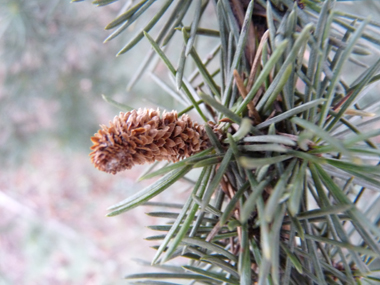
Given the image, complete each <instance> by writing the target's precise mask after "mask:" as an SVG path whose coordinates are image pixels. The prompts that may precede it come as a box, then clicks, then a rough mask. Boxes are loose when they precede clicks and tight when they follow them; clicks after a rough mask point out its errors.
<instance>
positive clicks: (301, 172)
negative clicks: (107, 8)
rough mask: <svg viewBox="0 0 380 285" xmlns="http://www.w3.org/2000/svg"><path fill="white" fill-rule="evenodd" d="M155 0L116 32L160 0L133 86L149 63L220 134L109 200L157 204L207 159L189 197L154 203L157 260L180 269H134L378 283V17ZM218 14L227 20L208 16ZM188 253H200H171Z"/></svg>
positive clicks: (188, 275)
mask: <svg viewBox="0 0 380 285" xmlns="http://www.w3.org/2000/svg"><path fill="white" fill-rule="evenodd" d="M74 2H75V1H74ZM112 2H115V0H112V1H109V0H96V1H94V2H93V3H94V4H96V5H99V6H103V5H107V4H110V3H112ZM132 2H133V3H132ZM155 2H156V1H154V0H143V1H127V4H126V5H125V6H124V9H123V11H122V12H121V13H120V15H119V16H118V17H117V18H116V19H115V20H114V21H112V22H111V23H110V24H108V25H107V27H106V29H114V31H113V32H112V33H111V34H110V36H109V37H108V38H107V39H106V41H110V40H112V39H114V38H116V37H118V36H119V35H121V34H122V32H123V31H124V30H125V29H127V28H128V27H130V26H131V25H132V24H133V23H134V22H135V21H136V20H138V19H144V15H145V13H146V11H147V10H148V9H151V8H152V7H151V6H152V5H153V4H155V5H156V4H157V5H156V6H155V7H156V9H157V10H156V13H155V15H154V17H152V18H150V19H148V23H147V24H146V26H145V27H144V28H143V29H142V30H140V31H137V33H136V35H135V36H134V37H133V38H132V39H130V40H129V42H128V43H127V44H126V45H125V46H124V47H122V48H121V50H120V52H119V53H118V55H122V54H123V53H126V52H132V53H133V47H135V46H136V45H137V44H138V43H139V42H140V41H142V40H145V41H149V43H150V44H151V46H152V50H151V51H150V52H148V54H147V57H146V59H145V60H144V61H143V62H142V64H141V66H140V67H139V68H138V69H137V71H136V75H135V77H134V78H133V79H132V81H131V82H130V83H129V88H132V87H133V86H134V84H136V82H137V81H138V80H139V79H140V78H141V75H142V74H143V73H147V74H150V76H151V77H152V78H153V79H154V80H155V81H156V82H157V83H158V84H159V85H160V86H161V87H163V88H165V90H166V91H167V94H168V96H171V98H172V99H174V100H176V101H178V102H179V104H182V105H184V106H183V111H182V112H180V113H179V114H183V113H186V112H189V111H191V110H195V111H196V112H197V113H198V115H199V117H200V118H201V120H203V121H204V123H205V129H206V132H207V134H208V136H209V139H210V143H211V145H212V147H211V148H209V149H207V150H205V151H202V152H199V153H197V154H195V155H193V156H191V157H189V158H186V159H183V160H181V161H179V162H176V163H173V164H169V165H167V166H165V167H161V168H160V169H158V170H155V167H156V168H158V167H157V163H156V164H154V165H153V166H154V167H151V168H150V169H149V171H148V173H145V174H144V175H143V176H142V178H141V179H144V178H151V177H155V176H161V178H159V179H158V180H157V181H156V182H154V183H153V184H152V185H150V186H149V187H147V188H146V189H143V190H141V191H138V192H136V194H135V195H133V196H131V197H128V198H126V199H125V200H124V201H121V202H120V203H118V204H116V205H114V206H112V207H111V208H110V213H109V216H114V215H117V214H120V213H122V212H124V211H127V210H129V209H132V208H134V207H137V206H140V205H142V204H144V203H145V204H149V202H148V201H149V200H150V199H151V198H153V197H154V196H156V195H158V194H159V193H161V192H162V191H164V190H165V189H167V188H168V187H169V186H170V185H172V184H173V183H175V182H176V181H178V180H179V179H181V178H183V177H185V175H186V174H187V173H188V172H189V171H191V170H192V169H200V175H199V177H198V178H197V180H196V181H194V184H193V187H192V190H191V193H189V194H188V198H187V201H186V202H185V204H183V205H177V204H159V205H157V204H154V205H156V206H160V207H162V208H163V209H164V210H162V211H161V212H152V213H149V215H152V216H156V217H162V218H166V219H168V223H167V224H164V225H155V226H152V227H151V228H152V229H155V230H157V231H160V232H164V234H163V235H161V234H160V235H156V236H151V237H148V239H149V240H156V241H157V246H156V247H155V248H156V250H157V252H156V256H155V258H154V259H153V261H152V264H153V265H155V266H161V267H162V268H163V269H168V270H169V272H167V273H143V274H132V275H128V276H126V278H127V279H128V280H133V281H134V282H136V284H174V283H170V282H173V280H175V281H174V282H187V284H193V283H204V284H253V283H255V284H256V282H257V284H357V283H360V282H363V283H365V282H367V284H369V283H371V282H380V278H379V277H378V276H379V275H376V274H377V273H376V272H377V271H379V269H380V268H379V257H380V246H379V238H380V229H379V227H378V224H379V222H380V207H379V206H380V198H379V194H378V193H379V191H380V175H379V173H380V171H379V170H380V168H379V166H378V161H379V156H380V151H379V144H378V142H379V135H380V128H379V127H378V126H379V120H380V116H379V111H378V106H379V102H380V101H379V100H377V99H376V98H374V97H371V92H370V88H371V87H373V86H376V84H377V81H378V80H379V79H380V75H379V73H378V70H379V67H380V60H379V59H378V54H379V51H380V48H379V44H380V23H378V22H376V21H374V20H372V19H371V18H370V17H368V18H365V19H364V18H361V17H358V16H355V15H351V14H348V13H345V12H342V11H339V10H335V9H334V5H335V1H332V0H326V1H317V0H304V1H302V3H301V2H293V1H291V0H270V1H264V0H257V1H253V0H252V1H236V0H231V1H228V0H219V1H217V0H213V1H208V0H203V1H186V0H184V1H179V0H178V1H174V0H166V1H157V2H156V3H155ZM210 18H212V20H215V23H217V24H218V25H215V26H216V28H215V29H214V28H213V27H211V28H210V27H209V26H204V25H203V23H206V22H207V23H209V21H210ZM179 36H180V37H179ZM204 42H206V43H210V42H211V43H216V47H215V48H209V46H210V44H208V45H204V44H203V43H204ZM205 46H206V47H205ZM202 55H207V56H206V58H205V59H204V60H202V59H201V58H202ZM173 57H174V58H177V62H174V61H173V59H172V58H173ZM362 58H369V59H370V60H368V61H367V62H369V64H368V65H367V64H366V63H365V62H366V60H362ZM155 59H159V60H160V61H161V62H162V63H164V64H165V66H166V67H167V71H168V74H167V75H168V76H166V74H162V70H161V71H158V70H157V61H156V60H155ZM373 59H375V60H373ZM190 65H192V68H190ZM353 70H355V71H356V70H359V71H360V72H359V75H356V73H353V72H352V71H353ZM168 82H169V83H168ZM170 84H171V86H170ZM112 102H113V103H114V104H117V105H118V106H123V104H122V103H118V102H114V101H112ZM125 108H126V109H128V107H127V106H125ZM208 121H211V122H212V123H211V124H212V126H213V128H211V127H210V125H209V124H206V123H207V122H208ZM216 129H217V130H218V132H215V130H216ZM162 175H163V176H162ZM151 204H152V203H150V205H151ZM176 257H184V258H186V259H188V260H189V263H188V265H185V266H182V267H180V266H167V265H165V263H166V262H167V261H169V260H171V259H173V258H176ZM170 280H172V281H170ZM180 280H182V281H180ZM176 284H177V283H176Z"/></svg>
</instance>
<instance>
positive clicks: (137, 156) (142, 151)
mask: <svg viewBox="0 0 380 285" xmlns="http://www.w3.org/2000/svg"><path fill="white" fill-rule="evenodd" d="M91 141H92V142H93V143H94V145H93V146H92V147H91V150H93V151H92V152H91V153H90V156H91V161H92V163H93V164H94V165H95V167H96V168H98V169H99V170H102V171H105V172H108V173H112V174H116V173H117V172H119V171H122V170H125V169H131V168H132V167H133V166H134V165H135V164H144V163H146V162H147V163H152V162H154V161H162V160H167V161H171V162H177V161H179V160H180V159H182V158H185V157H189V156H191V155H193V154H195V153H197V152H199V151H202V150H204V149H206V148H208V147H209V146H210V142H209V139H208V137H207V134H206V132H205V129H204V127H203V126H201V125H198V124H197V123H194V122H193V121H192V120H191V119H190V117H189V116H188V115H186V114H185V115H182V117H180V118H178V114H177V112H175V111H172V112H165V111H164V112H163V114H162V118H161V117H160V112H159V111H158V110H154V109H144V110H142V109H139V110H133V111H131V112H127V113H125V114H124V113H120V114H119V116H116V117H115V118H114V120H113V122H110V126H109V127H107V126H105V125H101V129H100V130H99V131H98V132H97V133H96V134H95V135H94V136H93V137H92V138H91Z"/></svg>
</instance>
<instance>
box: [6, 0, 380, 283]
mask: <svg viewBox="0 0 380 285" xmlns="http://www.w3.org/2000/svg"><path fill="white" fill-rule="evenodd" d="M126 2H129V1H122V3H119V2H115V3H113V4H112V5H109V6H106V7H101V8H98V7H96V6H94V5H91V1H84V2H81V3H72V4H70V3H69V1H59V0H51V1H43V0H0V130H1V135H0V216H1V218H0V284H20V285H22V284H28V285H29V284H125V283H126V282H125V281H123V279H122V277H123V275H125V274H131V273H137V272H142V271H146V268H144V267H143V266H142V265H141V264H139V263H136V262H135V261H134V260H133V259H134V258H141V257H143V258H144V259H145V260H147V261H150V260H151V259H152V257H153V255H154V250H153V249H150V248H149V246H151V245H152V244H151V243H149V242H148V241H145V240H143V237H146V236H149V235H153V234H155V233H154V232H151V231H150V230H148V229H147V228H146V227H145V226H148V225H152V224H157V221H156V220H153V218H151V217H149V216H147V215H145V214H144V213H145V212H147V211H148V210H149V209H148V208H147V207H140V208H137V209H134V210H131V211H130V212H128V213H124V214H123V215H120V216H117V217H112V218H107V217H105V215H106V213H107V211H106V209H107V207H109V206H111V205H113V204H115V203H117V202H119V201H120V200H122V199H124V198H126V197H127V196H129V195H131V194H132V193H134V191H137V190H138V189H141V188H143V187H144V186H145V185H147V184H148V183H149V182H150V181H147V182H143V183H138V184H137V183H136V179H137V177H138V176H139V175H140V174H141V171H142V170H143V169H144V168H145V167H144V166H141V167H136V168H133V169H132V170H130V171H125V172H122V173H119V174H118V175H115V176H113V175H110V174H106V173H101V172H100V171H98V170H96V169H95V168H94V167H93V166H92V165H91V163H90V160H89V157H88V153H89V147H90V146H91V142H90V137H91V136H92V135H93V134H94V133H95V132H96V131H97V129H98V126H99V124H107V123H108V121H109V120H111V119H112V118H113V117H114V116H115V115H116V114H118V112H119V110H118V109H117V108H115V107H113V106H112V105H110V104H107V103H106V102H104V101H103V99H102V97H101V94H105V95H107V96H110V97H112V98H113V99H114V100H117V101H119V102H122V103H126V104H127V105H129V106H132V107H135V108H139V107H154V108H156V107H157V106H160V107H161V106H163V107H164V108H166V109H169V110H171V109H177V110H181V109H182V108H183V106H178V104H177V103H175V102H174V101H173V100H172V99H168V98H169V97H168V96H167V95H165V92H164V91H163V90H162V89H161V88H158V87H157V85H156V83H154V82H153V81H152V79H151V78H150V77H145V78H143V79H142V80H143V81H140V83H139V84H136V85H135V87H134V88H133V89H132V91H127V89H126V86H127V85H128V83H129V82H130V79H131V77H132V76H133V74H134V73H135V72H136V69H137V68H138V66H139V64H140V63H141V61H142V59H143V58H144V56H145V55H146V54H147V53H148V51H149V45H148V43H147V42H146V41H144V40H143V41H142V42H141V43H140V44H139V47H138V48H134V49H133V51H132V52H129V53H127V54H125V55H122V56H120V57H117V58H116V57H115V54H116V53H117V52H118V50H120V49H121V47H122V46H123V45H124V44H125V43H127V42H128V38H130V37H131V35H133V34H134V33H135V32H136V27H138V26H139V25H140V24H141V23H139V22H138V23H137V24H136V25H137V26H136V25H133V26H132V27H130V28H129V29H128V30H127V31H126V32H124V33H123V34H122V35H121V36H120V37H118V38H117V39H115V40H114V41H111V42H109V43H107V44H102V42H103V40H104V39H105V38H106V37H107V36H108V35H109V32H107V31H104V29H103V28H104V27H105V26H106V24H108V23H109V22H110V21H111V20H113V19H114V18H115V17H116V16H117V15H118V13H119V12H120V10H121V9H122V8H123V5H124V4H125V3H126ZM157 2H160V1H157ZM372 2H373V1H365V2H364V3H365V5H360V7H359V8H358V6H356V7H355V8H354V9H355V12H356V13H361V14H362V15H367V14H368V11H372V12H375V13H377V15H379V14H380V13H379V9H378V6H379V5H377V6H375V5H374V4H371V3H372ZM375 2H376V1H375ZM342 5H343V6H342V7H343V8H342V9H346V8H347V9H351V10H352V9H353V7H352V6H350V5H349V4H342ZM344 5H345V6H344ZM153 7H154V6H153ZM154 10H155V9H154V8H152V9H150V13H151V15H153V13H154ZM210 15H212V9H211V10H210ZM190 17H191V16H190ZM147 20H149V17H147ZM189 22H191V19H190V20H189ZM142 24H144V23H142ZM215 25H216V21H213V18H212V17H210V23H209V24H208V25H207V27H213V26H215ZM153 32H154V29H153ZM179 39H180V40H181V38H179ZM215 44H216V42H213V43H211V45H210V43H208V45H209V46H215ZM209 50H210V49H207V51H209ZM205 55H207V53H205V54H204V55H202V57H204V56H205ZM174 62H175V61H174ZM160 68H161V69H162V72H163V73H167V70H166V69H165V67H163V66H161V67H160V66H159V67H158V69H156V73H157V72H158V73H160ZM189 68H190V67H189ZM375 93H376V92H375ZM187 189H188V186H187V185H186V184H185V183H183V185H181V184H180V185H177V184H176V186H175V191H170V189H169V190H168V191H165V192H164V193H163V194H161V195H159V197H157V199H156V200H158V201H160V200H161V201H176V202H177V201H178V202H180V201H183V200H184V195H183V194H184V192H185V191H186V190H187Z"/></svg>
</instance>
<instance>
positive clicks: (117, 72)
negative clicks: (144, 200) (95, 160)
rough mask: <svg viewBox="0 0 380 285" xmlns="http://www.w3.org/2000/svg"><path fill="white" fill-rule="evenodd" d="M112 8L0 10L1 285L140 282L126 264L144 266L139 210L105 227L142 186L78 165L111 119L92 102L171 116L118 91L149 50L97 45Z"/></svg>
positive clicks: (26, 4) (156, 97)
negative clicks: (113, 209) (113, 210)
mask: <svg viewBox="0 0 380 285" xmlns="http://www.w3.org/2000/svg"><path fill="white" fill-rule="evenodd" d="M126 2H128V1H126ZM123 4H124V3H118V2H117V3H114V4H112V5H109V6H107V7H100V8H99V7H96V6H94V5H92V4H91V1H84V2H81V3H69V1H59V0H52V1H43V0H27V1H23V0H10V1H7V0H0V57H1V60H0V130H1V135H0V216H1V219H0V284H125V283H126V282H125V281H123V279H122V278H123V276H124V275H125V274H128V273H129V274H130V273H137V272H140V271H142V270H144V268H143V267H142V266H141V265H139V264H137V263H136V262H135V261H133V260H132V259H133V258H142V257H143V258H144V259H145V260H148V261H150V260H151V258H152V257H153V254H154V250H153V249H150V248H149V246H151V245H152V244H150V243H149V242H147V241H144V240H143V238H144V237H146V236H148V235H152V234H153V233H152V232H151V231H149V230H148V229H147V228H146V226H148V225H151V224H155V222H154V221H153V220H152V218H149V217H148V216H146V215H145V214H144V212H146V211H148V209H147V208H146V207H142V208H138V209H135V210H132V211H130V212H128V213H126V214H124V215H120V216H117V217H113V218H107V217H105V215H106V213H107V210H106V209H107V207H109V206H111V205H113V204H115V203H117V202H119V201H121V200H122V199H124V198H126V197H127V196H129V195H131V194H132V193H133V192H134V191H137V190H139V189H142V188H143V186H144V185H145V184H147V183H145V184H144V183H139V185H135V184H136V178H137V177H138V175H140V174H141V170H142V169H143V168H144V167H136V168H134V169H133V170H131V171H126V172H122V173H119V174H118V175H115V176H114V175H111V174H106V173H102V172H100V171H98V170H96V169H95V168H94V167H93V166H92V164H91V163H90V160H89V157H88V154H89V152H90V150H89V147H90V146H91V144H92V143H91V141H90V137H91V136H92V135H93V134H94V133H95V132H96V131H97V130H98V127H99V124H108V121H110V120H111V119H112V118H113V117H114V116H115V115H117V114H118V112H119V111H120V110H119V109H117V108H115V107H113V106H111V105H109V104H107V103H106V102H104V101H103V99H102V97H101V94H105V95H107V96H110V97H112V98H113V99H115V100H118V101H120V102H124V103H127V104H128V105H130V106H133V107H136V108H138V107H157V105H160V104H164V105H165V107H166V108H168V109H172V108H173V107H174V103H173V100H166V101H165V100H164V92H163V91H161V89H160V88H157V85H155V84H138V85H136V86H135V88H134V89H133V91H131V92H127V91H126V86H127V84H128V81H129V79H130V77H131V74H132V73H133V72H135V71H136V68H137V67H138V65H139V63H140V62H141V59H142V57H143V56H144V55H145V54H144V53H146V52H147V51H148V44H146V43H142V44H141V45H140V47H142V48H137V49H134V51H133V53H129V54H126V55H123V56H121V57H118V58H116V57H115V55H116V53H117V51H118V50H119V49H120V48H121V47H122V45H123V44H125V43H126V42H127V39H128V38H130V37H131V34H133V33H135V29H136V26H133V27H131V28H130V29H129V30H128V31H126V32H125V33H124V34H123V35H121V36H120V38H119V39H116V40H115V41H111V42H110V43H107V44H102V42H103V40H104V39H105V38H106V37H107V36H108V34H109V32H107V31H104V27H105V26H106V24H108V23H109V22H110V21H111V20H113V19H114V18H115V17H116V16H117V14H118V13H119V12H120V10H121V8H122V6H123ZM151 13H153V12H151ZM138 24H139V23H137V25H138ZM146 80H148V82H149V78H148V79H146ZM145 82H146V81H145ZM142 94H143V96H141V95H142ZM142 97H149V99H150V101H149V102H148V101H144V99H142ZM159 102H161V103H159ZM148 182H149V181H148ZM150 182H151V181H150ZM177 192H178V191H177ZM179 192H181V191H179ZM179 195H180V194H179ZM158 199H166V200H167V199H168V197H165V195H163V196H162V195H161V197H160V198H158ZM170 199H176V197H175V196H174V194H173V193H172V194H171V198H170Z"/></svg>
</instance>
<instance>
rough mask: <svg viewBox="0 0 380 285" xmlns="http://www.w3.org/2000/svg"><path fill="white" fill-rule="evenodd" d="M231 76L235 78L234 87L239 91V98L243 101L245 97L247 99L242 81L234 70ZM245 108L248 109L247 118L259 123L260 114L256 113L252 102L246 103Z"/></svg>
mask: <svg viewBox="0 0 380 285" xmlns="http://www.w3.org/2000/svg"><path fill="white" fill-rule="evenodd" d="M233 75H234V78H235V83H236V86H237V88H238V89H239V92H240V94H241V96H242V97H243V99H245V97H247V94H248V92H247V90H246V89H245V86H244V82H243V79H242V78H241V77H240V75H239V72H238V71H237V70H236V69H235V70H234V72H233ZM247 107H248V111H249V116H250V117H253V118H254V119H255V123H256V124H259V123H261V117H260V114H259V112H257V110H256V107H255V105H254V104H253V102H252V101H251V102H249V103H248V105H247Z"/></svg>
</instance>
